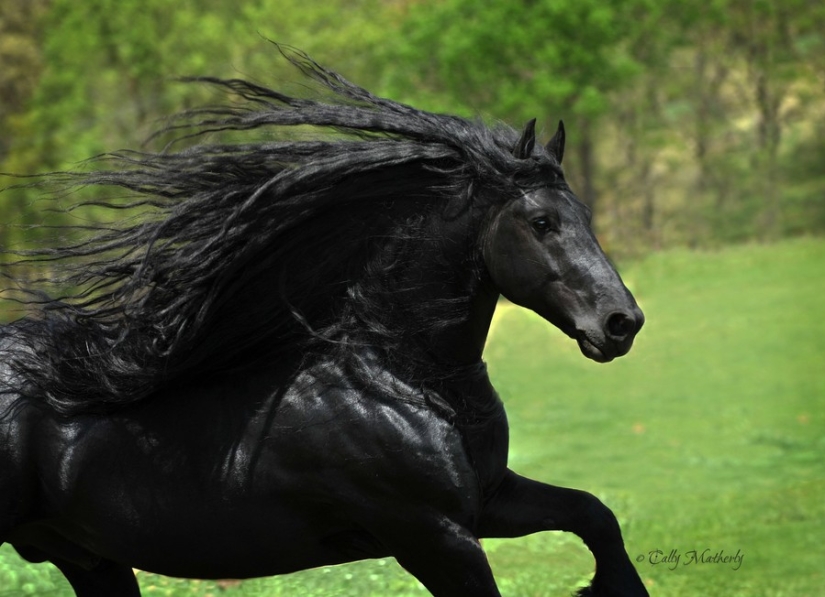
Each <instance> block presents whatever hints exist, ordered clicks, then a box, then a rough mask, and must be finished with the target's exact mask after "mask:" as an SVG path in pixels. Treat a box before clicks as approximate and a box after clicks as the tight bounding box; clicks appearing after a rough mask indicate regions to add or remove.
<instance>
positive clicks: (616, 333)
mask: <svg viewBox="0 0 825 597" xmlns="http://www.w3.org/2000/svg"><path fill="white" fill-rule="evenodd" d="M636 328H637V325H636V320H635V319H634V318H633V317H632V316H628V315H627V314H625V313H613V314H612V315H611V316H610V317H608V318H607V333H608V334H609V335H610V336H611V337H612V338H614V339H615V340H624V339H625V338H627V337H628V336H630V335H631V334H634V333H635V332H636Z"/></svg>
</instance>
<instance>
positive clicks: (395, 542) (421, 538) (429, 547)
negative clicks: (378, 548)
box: [382, 519, 501, 597]
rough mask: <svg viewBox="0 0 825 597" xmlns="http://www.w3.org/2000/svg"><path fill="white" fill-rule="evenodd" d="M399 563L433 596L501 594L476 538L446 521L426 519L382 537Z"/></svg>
mask: <svg viewBox="0 0 825 597" xmlns="http://www.w3.org/2000/svg"><path fill="white" fill-rule="evenodd" d="M382 543H384V544H385V545H386V546H387V547H388V548H389V551H390V553H392V555H393V556H394V557H395V559H396V560H397V561H398V563H399V564H400V565H401V566H402V567H403V568H404V569H405V570H407V572H409V573H410V574H412V575H413V576H415V577H416V578H417V579H418V580H419V582H421V584H423V585H424V586H425V587H426V588H427V590H429V591H430V593H432V595H433V596H434V597H500V595H501V593H499V591H498V588H497V587H496V581H495V579H494V578H493V572H492V570H490V565H489V563H488V562H487V556H486V554H485V553H484V550H483V549H482V548H481V544H480V543H479V542H478V539H477V538H476V537H475V536H474V535H473V534H472V533H471V532H470V531H468V530H467V529H465V528H464V527H462V526H460V525H457V524H455V523H453V522H451V521H448V520H443V519H442V520H439V521H428V522H427V523H423V524H420V525H416V526H414V527H410V528H407V529H405V530H404V529H402V528H400V527H399V526H397V525H395V526H394V527H393V534H392V537H389V538H387V537H382Z"/></svg>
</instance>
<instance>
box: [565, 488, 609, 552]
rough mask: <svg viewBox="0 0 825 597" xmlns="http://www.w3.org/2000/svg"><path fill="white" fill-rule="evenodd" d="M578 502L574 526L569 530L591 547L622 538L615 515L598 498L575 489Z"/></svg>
mask: <svg viewBox="0 0 825 597" xmlns="http://www.w3.org/2000/svg"><path fill="white" fill-rule="evenodd" d="M577 494H578V500H577V501H578V503H577V506H576V512H575V515H574V516H573V520H574V524H573V525H572V526H573V527H574V528H571V529H570V530H571V531H572V532H574V533H575V534H576V535H578V536H579V537H581V539H582V540H583V541H584V542H585V544H586V545H587V546H588V547H590V548H591V549H592V548H593V546H594V545H602V544H605V543H609V542H613V541H616V540H618V541H621V540H622V532H621V529H620V528H619V521H618V520H617V519H616V515H615V514H613V511H612V510H611V509H610V508H608V507H607V506H606V505H605V504H604V503H603V502H602V501H601V500H600V499H599V498H597V497H596V496H595V495H593V494H592V493H588V492H587V491H577Z"/></svg>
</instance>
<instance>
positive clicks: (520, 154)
mask: <svg viewBox="0 0 825 597" xmlns="http://www.w3.org/2000/svg"><path fill="white" fill-rule="evenodd" d="M535 146H536V119H535V118H534V119H533V120H531V121H530V122H528V123H527V124H525V125H524V132H522V133H521V139H519V140H518V143H516V147H515V149H513V155H514V156H516V158H517V159H519V160H523V159H525V158H528V157H530V154H532V153H533V148H534V147H535Z"/></svg>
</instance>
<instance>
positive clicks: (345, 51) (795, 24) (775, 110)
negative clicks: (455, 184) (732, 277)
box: [0, 0, 825, 255]
mask: <svg viewBox="0 0 825 597" xmlns="http://www.w3.org/2000/svg"><path fill="white" fill-rule="evenodd" d="M823 31H825V7H823V6H822V5H821V2H814V1H813V0H712V1H710V2H707V3H703V4H702V5H701V6H698V5H693V4H690V3H684V2H680V1H678V0H659V1H657V0H626V1H625V2H621V3H615V2H607V1H606V0H576V1H574V0H522V1H519V2H505V1H503V0H486V1H484V2H479V1H478V0H442V1H435V0H328V1H326V2H323V3H310V2H306V1H304V2H300V1H298V0H238V1H237V2H233V3H229V2H225V1H224V0H205V1H203V2H198V3H194V2H173V1H172V0H141V1H137V0H117V1H115V0H88V1H86V2H82V3H78V2H73V1H69V0H35V1H32V0H5V2H3V4H2V6H1V7H0V127H1V128H0V171H7V172H8V171H15V172H37V171H47V170H51V169H55V168H66V167H71V166H72V165H73V164H76V163H77V162H78V161H80V160H82V159H83V158H85V157H88V156H90V155H94V154H97V153H100V152H103V151H107V150H111V149H116V148H120V147H124V146H131V147H134V146H136V145H138V144H139V143H140V141H141V140H142V139H144V138H145V137H146V136H147V135H148V133H149V132H150V131H151V130H152V129H153V128H156V127H157V126H158V125H159V122H160V120H161V119H162V118H163V117H165V116H168V115H169V114H171V113H173V112H175V111H177V110H179V109H181V108H184V107H186V106H190V105H193V104H195V103H197V102H199V101H205V100H206V99H207V98H206V96H205V95H204V94H205V93H206V91H205V90H204V89H202V88H199V87H197V86H190V85H179V84H174V83H172V82H171V79H172V78H174V77H176V76H180V75H189V74H207V73H208V74H216V75H219V76H237V75H238V74H241V75H243V76H249V77H252V78H255V79H257V80H260V81H262V82H264V83H268V82H271V81H272V80H273V79H281V80H283V79H284V78H286V79H288V80H295V77H294V75H293V74H292V73H288V72H287V71H285V70H283V64H281V63H280V62H279V61H278V60H277V56H276V52H275V51H274V49H273V48H271V46H269V45H268V44H267V43H266V41H265V39H264V38H269V39H277V40H278V41H282V42H285V43H289V44H292V45H295V46H297V47H300V48H302V49H305V50H306V51H308V52H309V53H310V54H312V55H313V56H314V57H316V58H317V59H318V60H319V61H321V62H323V63H325V64H328V65H330V66H332V67H333V68H335V69H336V70H338V71H339V72H342V73H343V74H344V75H345V76H347V77H348V78H350V79H351V80H354V81H356V82H358V83H360V84H362V85H364V86H367V87H369V88H370V89H372V90H374V91H376V92H378V93H383V94H388V95H390V96H392V97H394V98H396V99H400V100H402V101H407V102H410V103H414V104H416V105H419V106H422V107H426V108H430V109H435V110H441V111H449V112H458V113H462V114H465V115H469V116H480V117H484V118H489V119H500V120H506V121H508V122H510V123H512V124H513V125H515V126H519V125H520V124H522V123H523V122H524V121H526V120H528V119H529V118H533V117H538V118H539V122H540V126H542V127H543V128H544V131H545V133H547V134H549V133H550V132H552V130H554V127H555V124H556V121H557V120H558V119H560V118H563V119H564V120H565V121H566V124H567V127H568V137H569V143H570V146H569V150H568V157H567V158H566V169H567V172H568V176H569V178H570V179H571V182H572V184H573V186H574V188H575V189H576V190H577V192H578V193H579V195H580V196H581V197H582V198H583V199H584V200H585V201H587V202H588V203H590V204H591V205H592V206H593V207H594V208H595V211H596V215H597V217H596V222H597V228H598V229H599V231H600V234H601V236H602V237H603V238H602V240H603V242H604V243H605V244H606V245H607V247H608V249H609V250H610V251H611V252H612V253H614V254H618V255H622V254H638V253H641V252H644V251H648V250H650V249H651V248H657V247H663V246H669V245H677V244H688V245H694V246H695V245H702V246H705V245H712V244H719V243H725V242H736V241H742V240H746V239H773V238H777V237H780V236H786V235H794V234H803V233H820V232H822V231H823V229H825V170H824V169H823V167H822V165H823V160H825V142H823V141H822V138H823V136H822V133H823V132H825V131H823V128H825V118H823V116H825V114H823V112H825V59H823V58H822V57H823V56H825V34H823ZM32 201H33V197H31V196H29V195H26V194H25V193H23V192H22V191H7V192H5V193H3V194H2V195H0V226H2V227H0V235H2V242H3V244H7V243H9V242H14V243H25V242H31V241H32V240H33V239H32V238H31V233H30V232H29V231H28V230H27V229H26V225H27V224H29V223H32V222H34V221H36V220H37V219H38V218H42V217H43V216H42V211H41V210H39V209H37V208H36V206H35V205H33V204H32Z"/></svg>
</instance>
